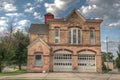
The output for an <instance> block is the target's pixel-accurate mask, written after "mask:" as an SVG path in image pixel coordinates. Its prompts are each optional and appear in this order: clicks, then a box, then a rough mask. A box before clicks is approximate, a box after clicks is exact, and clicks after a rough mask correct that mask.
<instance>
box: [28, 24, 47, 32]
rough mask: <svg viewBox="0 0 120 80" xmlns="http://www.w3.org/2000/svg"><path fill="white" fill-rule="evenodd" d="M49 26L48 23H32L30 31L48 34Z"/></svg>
mask: <svg viewBox="0 0 120 80" xmlns="http://www.w3.org/2000/svg"><path fill="white" fill-rule="evenodd" d="M48 31H49V27H48V25H47V24H31V26H30V29H29V33H37V34H48Z"/></svg>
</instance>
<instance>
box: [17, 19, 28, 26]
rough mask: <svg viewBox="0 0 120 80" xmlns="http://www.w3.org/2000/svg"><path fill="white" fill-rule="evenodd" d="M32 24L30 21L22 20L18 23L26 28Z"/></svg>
mask: <svg viewBox="0 0 120 80" xmlns="http://www.w3.org/2000/svg"><path fill="white" fill-rule="evenodd" d="M29 23H30V20H21V21H19V22H18V25H20V26H26V25H28V24H29Z"/></svg>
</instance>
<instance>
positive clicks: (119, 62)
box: [116, 45, 120, 70]
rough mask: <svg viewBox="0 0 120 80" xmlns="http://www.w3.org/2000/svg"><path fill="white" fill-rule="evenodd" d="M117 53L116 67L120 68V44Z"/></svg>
mask: <svg viewBox="0 0 120 80" xmlns="http://www.w3.org/2000/svg"><path fill="white" fill-rule="evenodd" d="M117 55H118V57H117V58H116V67H117V68H118V69H119V70H120V45H119V46H118V51H117Z"/></svg>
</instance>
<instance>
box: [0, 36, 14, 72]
mask: <svg viewBox="0 0 120 80" xmlns="http://www.w3.org/2000/svg"><path fill="white" fill-rule="evenodd" d="M13 56H14V51H13V49H12V46H11V43H9V42H8V38H6V37H4V38H2V39H1V43H0V72H1V71H2V69H3V68H4V66H5V65H6V64H8V63H9V62H10V61H11V58H12V57H13Z"/></svg>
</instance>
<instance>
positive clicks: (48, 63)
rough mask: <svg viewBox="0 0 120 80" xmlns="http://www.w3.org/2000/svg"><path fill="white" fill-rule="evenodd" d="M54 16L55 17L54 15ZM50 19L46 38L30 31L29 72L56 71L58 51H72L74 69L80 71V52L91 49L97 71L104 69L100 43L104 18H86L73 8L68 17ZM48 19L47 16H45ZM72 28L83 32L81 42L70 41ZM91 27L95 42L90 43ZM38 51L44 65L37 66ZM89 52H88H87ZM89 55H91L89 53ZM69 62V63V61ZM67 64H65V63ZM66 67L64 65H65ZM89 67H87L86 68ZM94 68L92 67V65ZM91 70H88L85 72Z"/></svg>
mask: <svg viewBox="0 0 120 80" xmlns="http://www.w3.org/2000/svg"><path fill="white" fill-rule="evenodd" d="M53 18H54V17H53ZM53 18H52V19H49V20H47V21H45V23H47V24H49V26H48V28H49V32H48V34H46V35H45V36H44V40H42V39H40V37H39V35H38V34H32V33H30V42H31V43H30V45H29V46H28V61H27V62H28V65H27V70H28V72H42V71H47V72H49V71H54V70H57V69H54V68H53V66H54V67H56V66H55V64H57V63H55V61H54V59H55V58H54V55H55V53H56V52H57V51H68V52H70V53H72V71H76V72H81V71H78V68H79V67H78V66H79V65H78V53H80V52H82V51H83V52H85V51H89V52H92V53H94V55H95V64H94V65H93V66H95V69H94V70H95V72H101V71H102V61H101V44H100V23H101V22H102V20H86V19H85V18H84V17H83V16H82V15H81V14H80V13H79V12H78V11H77V10H73V11H72V12H71V13H70V14H69V15H68V16H67V18H66V19H53ZM45 20H46V17H45ZM55 28H59V29H60V40H59V43H58V44H55V43H54V42H55V41H54V39H55V32H54V29H55ZM70 28H79V29H80V30H81V33H82V37H81V38H82V39H81V40H82V42H81V44H70V43H68V37H69V36H68V30H69V29H70ZM90 29H94V44H93V45H91V44H90ZM35 52H38V53H40V54H42V55H43V58H42V63H43V64H42V66H39V67H38V66H37V67H36V66H35V65H34V63H35V60H34V55H35ZM87 54H88V53H87ZM88 57H89V55H88ZM61 64H63V63H61ZM68 64H69V63H68ZM64 65H65V64H64ZM63 68H64V67H63ZM86 69H87V68H86ZM91 69H92V67H91ZM88 71H89V72H90V70H86V71H84V72H88Z"/></svg>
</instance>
